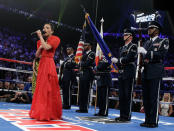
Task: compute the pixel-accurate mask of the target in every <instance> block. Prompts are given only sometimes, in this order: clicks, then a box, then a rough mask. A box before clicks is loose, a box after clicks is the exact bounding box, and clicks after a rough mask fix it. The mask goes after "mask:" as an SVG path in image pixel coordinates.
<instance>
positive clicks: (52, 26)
mask: <svg viewBox="0 0 174 131" xmlns="http://www.w3.org/2000/svg"><path fill="white" fill-rule="evenodd" d="M46 24H48V25H50V27H51V30H52V31H54V30H55V27H54V25H53V24H52V23H50V22H47V23H45V24H44V25H46Z"/></svg>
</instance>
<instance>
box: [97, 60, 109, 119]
mask: <svg viewBox="0 0 174 131" xmlns="http://www.w3.org/2000/svg"><path fill="white" fill-rule="evenodd" d="M110 71H111V67H110V64H109V63H108V61H107V60H106V58H105V57H103V58H102V60H101V61H99V64H98V66H97V72H96V76H97V102H98V106H99V112H98V113H97V114H95V116H108V104H109V102H108V101H109V99H108V98H109V89H110V87H112V78H111V73H110Z"/></svg>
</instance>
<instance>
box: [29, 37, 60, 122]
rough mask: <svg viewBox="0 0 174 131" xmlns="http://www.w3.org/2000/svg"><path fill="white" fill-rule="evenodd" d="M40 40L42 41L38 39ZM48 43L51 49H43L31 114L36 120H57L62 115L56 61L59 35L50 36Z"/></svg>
mask: <svg viewBox="0 0 174 131" xmlns="http://www.w3.org/2000/svg"><path fill="white" fill-rule="evenodd" d="M38 42H40V41H38ZM47 43H48V44H50V45H51V46H52V48H51V49H50V50H44V49H43V50H42V55H41V56H42V57H41V59H40V62H39V68H38V75H37V81H36V89H35V92H34V96H33V101H32V105H31V110H30V112H29V115H30V117H31V118H34V119H36V120H40V121H42V120H46V121H49V120H57V119H61V117H62V101H61V96H60V87H59V81H58V76H57V72H56V66H55V63H54V59H53V57H54V54H55V50H56V48H57V47H58V45H59V43H60V39H59V38H58V37H57V36H53V35H52V36H50V37H49V38H48V39H47Z"/></svg>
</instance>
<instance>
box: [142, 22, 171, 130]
mask: <svg viewBox="0 0 174 131" xmlns="http://www.w3.org/2000/svg"><path fill="white" fill-rule="evenodd" d="M153 25H154V26H157V27H158V26H159V24H158V23H156V22H152V23H150V24H149V27H151V26H153ZM168 48H169V40H168V39H166V38H165V39H162V38H159V37H158V36H156V37H154V38H152V39H151V40H148V41H146V42H145V43H144V49H145V50H146V51H147V53H146V54H144V55H143V62H144V70H143V72H142V87H143V104H144V110H145V123H142V124H141V126H146V127H148V126H149V127H157V126H158V106H159V91H160V84H161V80H162V77H163V73H164V65H163V60H164V57H165V55H166V53H167V51H168Z"/></svg>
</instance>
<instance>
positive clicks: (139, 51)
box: [138, 47, 147, 54]
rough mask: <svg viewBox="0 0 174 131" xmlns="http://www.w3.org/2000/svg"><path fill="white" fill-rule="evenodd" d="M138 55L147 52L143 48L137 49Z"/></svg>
mask: <svg viewBox="0 0 174 131" xmlns="http://www.w3.org/2000/svg"><path fill="white" fill-rule="evenodd" d="M138 53H142V54H146V53H147V51H146V49H144V48H143V47H138Z"/></svg>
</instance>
